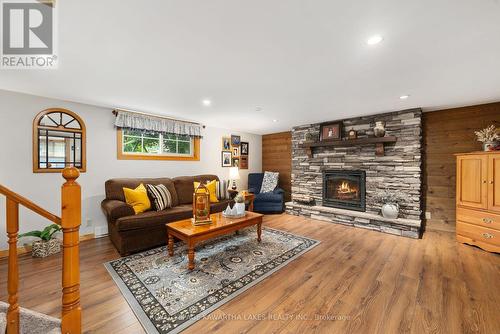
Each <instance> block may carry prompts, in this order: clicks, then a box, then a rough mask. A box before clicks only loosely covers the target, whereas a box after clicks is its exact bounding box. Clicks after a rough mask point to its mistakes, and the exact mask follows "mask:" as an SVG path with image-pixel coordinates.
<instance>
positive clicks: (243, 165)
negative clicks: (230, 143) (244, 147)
mask: <svg viewBox="0 0 500 334" xmlns="http://www.w3.org/2000/svg"><path fill="white" fill-rule="evenodd" d="M242 144H243V143H242ZM240 169H248V156H247V155H242V156H240Z"/></svg>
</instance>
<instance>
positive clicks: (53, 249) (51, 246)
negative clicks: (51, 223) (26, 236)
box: [31, 239, 61, 257]
mask: <svg viewBox="0 0 500 334" xmlns="http://www.w3.org/2000/svg"><path fill="white" fill-rule="evenodd" d="M60 251H61V241H60V240H59V239H51V240H49V241H43V240H38V241H35V242H33V245H32V249H31V256H33V257H47V256H49V255H53V254H57V253H59V252H60Z"/></svg>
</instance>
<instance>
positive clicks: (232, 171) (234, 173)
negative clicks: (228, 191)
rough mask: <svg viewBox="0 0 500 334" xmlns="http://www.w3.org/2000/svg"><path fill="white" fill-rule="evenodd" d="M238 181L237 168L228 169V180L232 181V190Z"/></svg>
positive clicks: (238, 173)
mask: <svg viewBox="0 0 500 334" xmlns="http://www.w3.org/2000/svg"><path fill="white" fill-rule="evenodd" d="M239 179H240V171H239V169H238V167H231V168H229V180H232V181H233V187H232V189H233V190H236V180H239Z"/></svg>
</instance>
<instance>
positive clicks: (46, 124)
mask: <svg viewBox="0 0 500 334" xmlns="http://www.w3.org/2000/svg"><path fill="white" fill-rule="evenodd" d="M65 167H76V168H78V169H79V170H80V171H81V172H85V169H86V157H85V124H84V123H83V121H82V119H81V118H80V117H79V116H78V115H77V114H75V113H74V112H72V111H70V110H66V109H61V108H52V109H46V110H44V111H42V112H40V113H39V114H38V115H36V117H35V119H34V120H33V172H34V173H52V172H54V173H55V172H60V171H62V170H63V169H64V168H65Z"/></svg>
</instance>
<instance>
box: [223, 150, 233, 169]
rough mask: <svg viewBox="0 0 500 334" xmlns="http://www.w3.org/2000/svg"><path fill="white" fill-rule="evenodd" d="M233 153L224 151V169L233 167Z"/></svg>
mask: <svg viewBox="0 0 500 334" xmlns="http://www.w3.org/2000/svg"><path fill="white" fill-rule="evenodd" d="M232 166H233V162H232V160H231V151H222V167H232Z"/></svg>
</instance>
